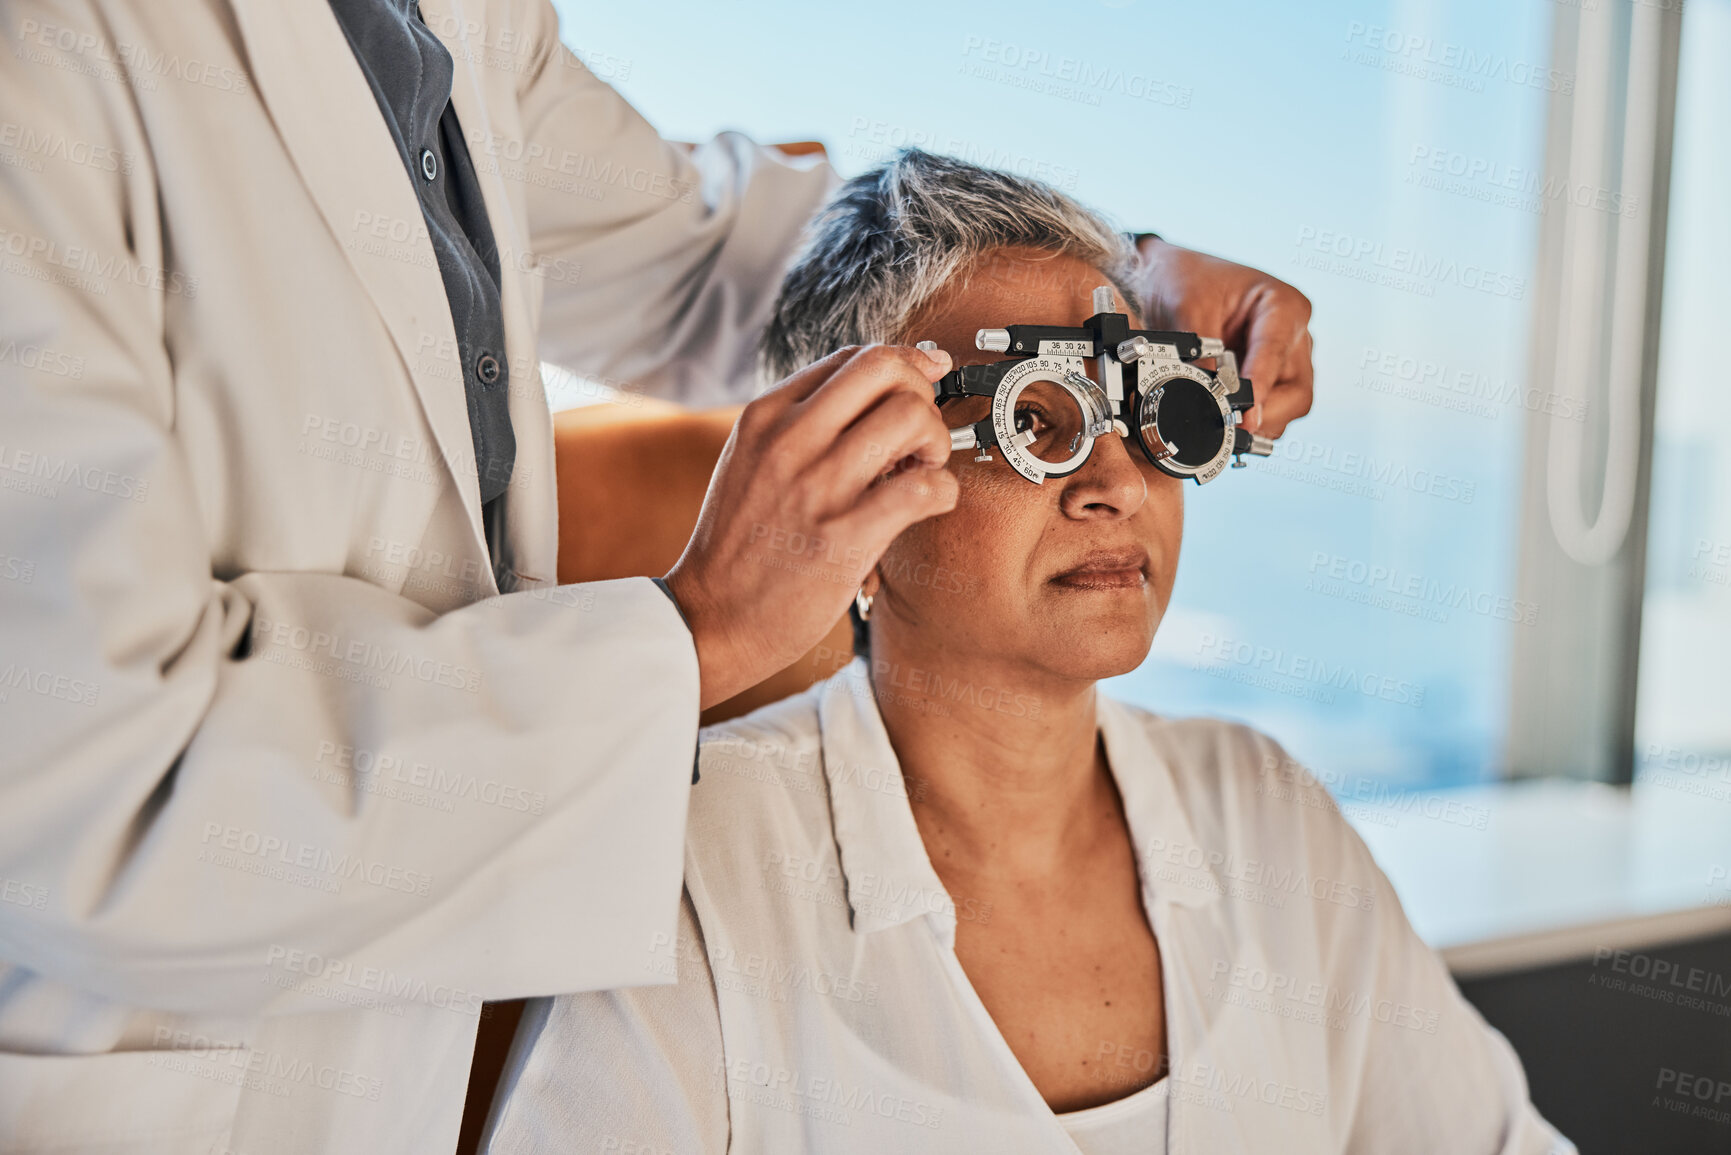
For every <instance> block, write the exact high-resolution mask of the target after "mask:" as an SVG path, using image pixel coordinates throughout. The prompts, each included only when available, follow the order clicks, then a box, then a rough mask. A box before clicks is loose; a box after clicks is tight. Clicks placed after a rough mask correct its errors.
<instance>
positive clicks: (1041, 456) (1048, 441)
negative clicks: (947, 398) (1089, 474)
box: [992, 357, 1110, 482]
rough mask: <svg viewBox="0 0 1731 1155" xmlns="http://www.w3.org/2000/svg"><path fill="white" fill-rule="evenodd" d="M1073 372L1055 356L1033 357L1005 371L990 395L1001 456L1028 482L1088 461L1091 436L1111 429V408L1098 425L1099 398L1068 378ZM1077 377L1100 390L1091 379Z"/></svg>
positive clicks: (1061, 473)
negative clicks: (1002, 452)
mask: <svg viewBox="0 0 1731 1155" xmlns="http://www.w3.org/2000/svg"><path fill="white" fill-rule="evenodd" d="M1075 372H1076V369H1075V366H1074V365H1073V364H1069V363H1066V362H1065V361H1063V360H1061V359H1059V358H1049V357H1036V358H1032V359H1030V360H1027V361H1023V362H1021V363H1019V364H1017V365H1016V366H1015V367H1014V368H1012V369H1010V370H1009V371H1008V372H1006V373H1005V374H1004V376H1003V379H1002V380H1001V381H1000V382H999V384H998V391H997V394H996V395H995V396H994V397H993V398H992V425H993V431H994V433H995V434H996V436H997V440H998V445H999V446H1000V447H1001V448H1002V449H1003V451H1004V459H1005V460H1006V461H1008V462H1009V463H1010V465H1011V466H1013V467H1014V468H1015V470H1016V472H1017V473H1020V474H1021V475H1022V476H1023V477H1026V478H1027V479H1028V480H1029V481H1034V482H1040V481H1044V480H1045V479H1046V478H1048V477H1063V476H1065V475H1067V474H1071V473H1074V472H1075V471H1076V470H1078V469H1080V468H1081V467H1082V463H1083V462H1085V461H1087V459H1088V454H1089V452H1090V451H1091V450H1092V449H1093V448H1094V438H1095V437H1097V436H1099V435H1100V433H1101V432H1102V431H1103V428H1110V411H1109V410H1108V419H1107V421H1106V423H1105V425H1104V426H1102V422H1101V420H1100V418H1099V415H1098V413H1097V412H1096V410H1097V409H1098V408H1099V403H1098V401H1097V400H1096V399H1095V398H1094V397H1093V396H1092V395H1091V393H1090V392H1089V391H1088V390H1080V389H1079V388H1078V386H1077V385H1076V384H1073V383H1071V382H1070V381H1068V380H1066V378H1067V377H1068V376H1070V375H1073V374H1075ZM1080 380H1081V384H1083V385H1086V386H1088V387H1089V390H1091V391H1092V392H1098V391H1099V386H1097V385H1095V384H1094V382H1093V381H1091V380H1088V379H1087V378H1086V377H1082V378H1081V379H1080Z"/></svg>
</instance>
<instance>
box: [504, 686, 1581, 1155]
mask: <svg viewBox="0 0 1731 1155" xmlns="http://www.w3.org/2000/svg"><path fill="white" fill-rule="evenodd" d="M1098 716H1099V722H1100V731H1101V735H1102V737H1103V739H1104V742H1105V749H1106V755H1107V762H1108V764H1109V765H1110V767H1111V770H1112V774H1113V777H1114V778H1115V780H1116V782H1117V785H1118V790H1119V793H1120V795H1121V796H1122V798H1123V802H1124V812H1125V815H1126V818H1127V820H1128V822H1129V827H1130V836H1131V839H1132V841H1133V843H1134V845H1135V849H1136V854H1137V861H1138V863H1139V864H1140V869H1141V875H1142V901H1143V905H1144V908H1145V910H1146V911H1147V913H1148V916H1149V921H1150V925H1151V926H1152V927H1153V929H1154V934H1155V937H1156V938H1157V939H1158V941H1159V943H1160V953H1161V961H1162V967H1161V970H1162V974H1163V983H1164V991H1163V993H1164V996H1165V1014H1166V1031H1167V1052H1168V1057H1169V1061H1170V1064H1171V1065H1170V1067H1169V1068H1168V1071H1169V1073H1168V1075H1167V1077H1166V1079H1164V1080H1163V1081H1162V1085H1164V1086H1165V1087H1166V1092H1165V1108H1166V1111H1165V1116H1166V1117H1165V1127H1164V1139H1162V1138H1161V1137H1160V1136H1159V1135H1157V1134H1153V1133H1150V1134H1148V1135H1147V1142H1146V1143H1145V1144H1144V1145H1143V1146H1140V1147H1132V1148H1125V1147H1124V1146H1123V1145H1122V1144H1121V1143H1120V1144H1118V1145H1117V1146H1114V1147H1111V1148H1104V1147H1102V1148H1101V1150H1111V1151H1114V1152H1116V1151H1118V1150H1125V1149H1133V1150H1140V1151H1144V1152H1161V1151H1167V1150H1169V1151H1171V1152H1174V1153H1179V1152H1182V1153H1190V1152H1208V1153H1210V1155H1225V1153H1230V1152H1244V1153H1246V1155H1248V1153H1251V1152H1271V1151H1280V1152H1283V1153H1291V1155H1306V1153H1318V1155H1320V1153H1323V1152H1355V1153H1356V1152H1365V1153H1371V1152H1398V1153H1400V1155H1422V1153H1425V1152H1438V1153H1443V1152H1446V1153H1447V1155H1474V1153H1482V1155H1492V1153H1498V1155H1538V1153H1558V1152H1573V1150H1574V1148H1573V1147H1572V1145H1570V1144H1569V1143H1568V1142H1567V1141H1566V1140H1564V1139H1562V1138H1560V1137H1559V1136H1558V1135H1557V1134H1556V1133H1555V1132H1554V1131H1553V1130H1552V1129H1551V1127H1550V1126H1549V1125H1548V1124H1547V1123H1546V1122H1545V1121H1544V1120H1543V1119H1542V1118H1541V1117H1540V1116H1539V1113H1538V1112H1537V1111H1536V1110H1535V1109H1534V1108H1533V1106H1532V1105H1531V1104H1530V1103H1529V1102H1528V1100H1527V1090H1526V1080H1525V1077H1524V1076H1523V1074H1522V1071H1521V1067H1520V1062H1519V1060H1518V1059H1517V1058H1516V1057H1515V1054H1514V1052H1513V1050H1512V1049H1511V1048H1510V1047H1509V1045H1508V1043H1507V1042H1506V1041H1505V1040H1504V1039H1503V1037H1502V1036H1501V1035H1499V1034H1497V1033H1496V1032H1495V1031H1494V1030H1492V1029H1491V1028H1490V1027H1489V1026H1488V1025H1487V1024H1486V1023H1485V1022H1484V1020H1483V1019H1482V1018H1480V1016H1479V1015H1478V1013H1477V1012H1476V1011H1475V1010H1474V1009H1473V1008H1472V1007H1471V1006H1470V1005H1469V1004H1468V1003H1467V1002H1466V1001H1465V1000H1464V999H1463V998H1462V997H1461V995H1460V992H1459V991H1458V990H1457V989H1456V988H1455V985H1454V983H1453V981H1452V980H1451V979H1450V978H1449V975H1448V972H1447V971H1446V970H1445V969H1444V968H1443V965H1442V962H1441V960H1440V959H1438V958H1437V956H1436V954H1435V953H1434V952H1432V951H1431V950H1430V949H1429V948H1427V947H1426V946H1425V945H1424V943H1423V942H1421V941H1420V940H1419V938H1418V936H1417V935H1415V934H1414V933H1413V931H1412V928H1411V926H1409V925H1408V923H1407V920H1406V917H1405V916H1404V915H1403V914H1402V912H1401V909H1400V904H1399V902H1398V901H1397V900H1396V899H1395V896H1394V894H1393V893H1392V891H1391V890H1390V889H1389V884H1388V880H1387V879H1386V878H1384V877H1383V875H1382V872H1381V871H1380V870H1378V869H1377V866H1376V863H1375V862H1374V861H1372V859H1371V857H1370V853H1369V851H1368V850H1366V849H1365V846H1364V844H1363V843H1362V842H1361V841H1360V840H1359V838H1358V836H1357V835H1356V834H1355V833H1354V832H1353V831H1352V829H1351V828H1350V827H1349V826H1348V825H1347V824H1346V823H1345V821H1344V820H1343V819H1342V818H1341V817H1340V813H1339V811H1338V810H1337V809H1336V807H1335V805H1334V803H1333V801H1332V800H1331V799H1330V798H1329V796H1328V794H1327V792H1326V791H1325V790H1324V789H1323V788H1322V787H1321V786H1319V785H1318V784H1317V783H1316V782H1315V781H1314V779H1312V778H1311V777H1310V776H1309V775H1308V774H1306V773H1304V772H1303V771H1302V770H1300V769H1298V768H1297V767H1295V766H1294V764H1293V763H1292V762H1291V761H1290V760H1289V759H1287V757H1286V756H1285V754H1284V753H1283V752H1282V750H1281V749H1280V747H1279V746H1278V745H1276V744H1275V743H1274V742H1273V741H1272V740H1270V739H1269V738H1267V737H1265V736H1264V735H1262V734H1259V733H1257V732H1255V731H1253V730H1249V729H1246V728H1245V727H1242V726H1236V725H1231V724H1228V723H1225V722H1219V721H1213V720H1208V719H1192V720H1170V719H1164V718H1159V717H1155V716H1154V715H1151V714H1148V713H1146V712H1144V711H1142V710H1138V709H1134V708H1132V707H1129V706H1125V705H1122V704H1120V703H1117V702H1114V701H1112V700H1110V699H1107V698H1105V697H1104V696H1101V697H1100V698H1099V705H1098ZM701 769H702V780H701V781H700V782H699V783H698V784H697V785H696V786H694V787H693V788H692V798H691V815H690V824H689V827H688V831H687V839H686V862H685V884H686V897H685V902H684V905H683V910H682V913H681V926H680V930H679V932H678V935H677V937H676V938H675V940H674V941H672V942H661V943H657V944H655V946H656V948H657V949H656V961H655V962H653V963H650V964H648V966H649V971H650V973H646V974H645V975H644V981H645V982H646V983H653V982H658V981H659V982H666V981H667V980H668V979H671V978H673V977H674V976H677V979H678V982H677V984H676V985H673V986H652V987H644V988H637V989H629V990H617V991H608V992H602V993H594V994H578V995H568V996H562V997H560V998H557V999H539V1000H535V1001H534V1002H533V1003H531V1005H530V1008H529V1010H528V1011H527V1012H526V1014H525V1016H524V1024H523V1027H522V1029H521V1030H520V1031H519V1034H518V1039H517V1044H516V1047H515V1048H514V1050H513V1053H512V1057H511V1060H510V1063H509V1064H508V1066H507V1069H506V1072H505V1076H504V1078H503V1079H502V1081H501V1085H500V1096H499V1099H498V1102H497V1104H496V1106H495V1108H494V1115H493V1118H492V1120H491V1122H490V1129H489V1145H488V1147H487V1150H488V1151H490V1152H492V1153H493V1155H527V1153H531V1152H533V1153H541V1152H583V1153H588V1152H597V1151H602V1152H617V1153H619V1155H665V1153H673V1155H690V1153H694V1152H704V1153H717V1155H719V1153H721V1152H741V1153H751V1155H755V1153H759V1152H767V1153H770V1155H780V1153H783V1152H787V1153H794V1152H813V1153H822V1155H893V1153H897V1152H905V1153H907V1155H915V1153H920V1155H929V1153H934V1152H936V1153H943V1152H955V1153H957V1155H962V1153H972V1152H978V1151H991V1152H994V1153H1002V1155H1012V1153H1022V1152H1027V1153H1035V1152H1039V1153H1051V1155H1076V1152H1077V1151H1078V1150H1079V1149H1080V1145H1081V1144H1082V1143H1091V1142H1092V1139H1091V1138H1087V1139H1084V1138H1082V1137H1080V1136H1078V1137H1075V1138H1073V1137H1072V1136H1071V1135H1070V1134H1069V1133H1068V1131H1067V1124H1066V1122H1065V1121H1064V1119H1062V1118H1061V1117H1060V1116H1058V1115H1055V1114H1054V1113H1053V1112H1052V1110H1051V1109H1050V1108H1049V1107H1048V1106H1047V1105H1046V1102H1045V1100H1044V1099H1043V1098H1042V1097H1041V1096H1040V1093H1039V1091H1038V1090H1037V1089H1036V1088H1035V1087H1034V1084H1033V1082H1032V1080H1030V1079H1029V1078H1028V1076H1027V1074H1026V1072H1025V1071H1023V1069H1022V1067H1021V1065H1020V1063H1018V1062H1017V1060H1016V1058H1015V1055H1014V1054H1013V1053H1012V1052H1011V1051H1010V1048H1009V1045H1008V1044H1007V1043H1006V1042H1005V1041H1004V1038H1003V1036H1002V1035H1001V1034H1000V1033H999V1031H998V1029H997V1026H996V1024H995V1023H994V1022H993V1021H992V1018H991V1016H990V1015H989V1014H987V1012H986V1009H985V1007H984V1005H983V1004H982V1003H981V1002H980V999H979V997H978V995H977V994H976V993H975V992H974V988H973V986H972V984H971V983H970V982H969V981H968V977H967V975H966V974H965V973H964V972H963V970H962V967H961V965H960V963H959V962H958V961H957V959H956V955H955V950H954V944H955V930H956V924H957V920H958V918H988V917H990V911H989V909H985V908H984V907H982V905H981V904H980V903H978V902H977V901H975V900H973V899H971V898H968V897H966V896H955V897H954V898H952V896H951V895H949V894H948V893H946V892H945V890H944V887H943V886H942V884H941V883H940V882H939V881H938V877H937V874H936V873H935V872H934V871H933V869H932V865H931V862H930V860H929V859H928V858H927V856H926V851H925V846H924V844H923V842H922V841H921V839H920V834H919V830H918V828H917V827H916V825H915V823H914V818H913V812H912V811H911V810H910V808H909V805H908V799H907V794H906V788H905V785H904V783H903V780H902V776H901V771H900V768H899V767H898V765H897V762H896V758H895V753H894V751H893V749H892V748H891V746H890V743H889V737H888V735H887V734H886V733H885V731H884V727H883V721H882V719H881V717H880V716H879V714H878V712H877V707H876V703H875V701H874V700H873V697H872V691H871V686H870V682H869V680H868V678H867V674H866V668H865V665H864V663H863V662H859V661H856V662H854V663H853V664H852V665H850V666H849V667H847V668H846V669H845V670H843V671H842V672H841V673H839V674H837V675H836V676H835V677H834V678H831V679H830V680H829V681H828V682H825V683H822V684H821V685H818V686H816V687H813V688H812V689H811V690H810V691H808V692H807V693H805V694H801V695H798V696H796V697H793V698H789V699H786V700H785V701H782V702H778V703H776V704H774V705H772V706H769V707H766V708H765V709H762V710H759V711H758V712H756V713H754V714H752V715H750V716H749V717H747V718H744V719H739V720H736V721H732V722H728V723H726V724H724V725H721V726H718V727H714V728H712V729H709V730H706V731H704V733H703V749H702V762H701ZM1112 1061H1116V1062H1118V1063H1119V1064H1122V1065H1125V1066H1128V1067H1134V1066H1136V1063H1137V1056H1135V1055H1129V1054H1115V1055H1113V1056H1111V1057H1110V1058H1109V1059H1108V1062H1112ZM1126 1074H1127V1076H1128V1074H1129V1072H1126ZM1126 1081H1128V1078H1127V1080H1126ZM1124 1102H1129V1100H1125V1101H1124ZM1109 1106H1110V1105H1109ZM1110 1116H1111V1112H1104V1113H1103V1115H1102V1117H1103V1118H1107V1121H1108V1122H1109V1121H1110ZM1074 1122H1075V1120H1071V1123H1072V1124H1073V1123H1074ZM1102 1142H1104V1140H1102ZM1162 1144H1164V1146H1163V1145H1162ZM1088 1150H1090V1151H1092V1150H1093V1148H1092V1147H1090V1148H1088Z"/></svg>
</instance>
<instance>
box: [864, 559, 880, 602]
mask: <svg viewBox="0 0 1731 1155" xmlns="http://www.w3.org/2000/svg"><path fill="white" fill-rule="evenodd" d="M883 587H884V579H883V577H882V575H880V574H879V573H878V567H877V566H875V565H874V566H872V568H871V572H869V573H867V574H866V575H865V580H864V581H862V582H860V584H859V592H860V593H862V594H864V595H865V596H866V597H868V598H870V597H876V596H877V592H878V591H879V590H881V589H883Z"/></svg>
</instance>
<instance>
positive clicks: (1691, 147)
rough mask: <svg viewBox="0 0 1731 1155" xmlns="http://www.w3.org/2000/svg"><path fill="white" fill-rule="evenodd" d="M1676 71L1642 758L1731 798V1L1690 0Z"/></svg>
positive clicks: (1704, 791) (1677, 783) (1663, 777)
mask: <svg viewBox="0 0 1731 1155" xmlns="http://www.w3.org/2000/svg"><path fill="white" fill-rule="evenodd" d="M1683 29H1684V33H1685V34H1684V36H1683V40H1682V53H1681V59H1680V61H1679V64H1678V78H1677V130H1676V146H1675V151H1674V154H1673V161H1672V176H1671V223H1670V228H1671V236H1672V237H1673V238H1674V240H1677V239H1681V238H1685V237H1686V238H1688V243H1687V244H1682V243H1673V244H1672V245H1671V246H1670V251H1669V254H1668V256H1667V260H1666V267H1665V288H1664V323H1663V325H1662V327H1661V330H1660V333H1661V337H1660V344H1659V391H1658V410H1657V415H1656V421H1655V424H1656V434H1655V438H1654V455H1653V500H1652V512H1651V515H1650V526H1651V527H1650V529H1649V531H1648V544H1647V590H1646V598H1645V603H1644V606H1643V621H1642V637H1641V661H1640V691H1639V698H1638V712H1637V715H1636V736H1637V749H1636V765H1637V767H1638V769H1639V772H1640V773H1641V774H1642V775H1643V776H1645V777H1646V778H1648V779H1649V780H1651V781H1653V782H1655V783H1657V784H1661V785H1665V786H1671V787H1675V788H1677V789H1681V790H1686V791H1688V792H1689V793H1691V794H1693V795H1695V796H1697V797H1700V798H1703V799H1707V800H1717V801H1719V802H1731V692H1728V691H1731V452H1727V449H1726V445H1727V439H1726V436H1725V434H1724V433H1723V432H1722V429H1721V426H1722V425H1723V418H1722V417H1721V414H1722V413H1723V412H1724V411H1725V402H1726V397H1725V382H1726V356H1725V352H1724V346H1723V344H1722V341H1723V339H1724V332H1725V324H1726V318H1727V317H1731V217H1727V215H1726V212H1725V197H1726V192H1725V190H1726V189H1727V188H1731V155H1728V154H1727V152H1726V149H1725V142H1726V141H1727V140H1731V75H1727V73H1726V71H1725V69H1724V66H1723V65H1724V61H1725V60H1726V59H1728V58H1731V0H1689V3H1688V7H1687V8H1686V9H1685V10H1684V12H1683Z"/></svg>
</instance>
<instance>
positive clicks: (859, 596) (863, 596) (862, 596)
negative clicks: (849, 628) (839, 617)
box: [853, 589, 872, 622]
mask: <svg viewBox="0 0 1731 1155" xmlns="http://www.w3.org/2000/svg"><path fill="white" fill-rule="evenodd" d="M853 608H854V610H855V612H857V613H858V614H859V620H860V621H862V622H869V621H871V619H872V595H870V594H868V593H866V592H865V591H864V590H863V589H862V590H860V591H859V592H858V593H856V594H854V596H853Z"/></svg>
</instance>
